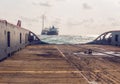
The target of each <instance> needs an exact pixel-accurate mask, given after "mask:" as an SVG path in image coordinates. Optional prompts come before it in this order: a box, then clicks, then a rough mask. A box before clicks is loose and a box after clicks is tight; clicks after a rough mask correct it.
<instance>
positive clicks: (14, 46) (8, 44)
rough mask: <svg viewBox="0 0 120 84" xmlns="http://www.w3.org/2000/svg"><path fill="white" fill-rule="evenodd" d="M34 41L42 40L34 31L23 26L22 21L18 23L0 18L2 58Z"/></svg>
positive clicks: (0, 49) (0, 55)
mask: <svg viewBox="0 0 120 84" xmlns="http://www.w3.org/2000/svg"><path fill="white" fill-rule="evenodd" d="M33 41H40V39H39V38H37V37H36V35H35V34H34V33H32V32H31V31H29V30H26V29H24V28H21V21H20V20H19V21H18V24H17V25H13V24H11V23H8V22H7V21H6V20H0V60H3V59H5V58H7V57H8V56H10V55H11V54H13V53H14V52H16V51H19V50H20V49H22V48H24V47H25V46H27V45H28V44H31V43H34V42H33Z"/></svg>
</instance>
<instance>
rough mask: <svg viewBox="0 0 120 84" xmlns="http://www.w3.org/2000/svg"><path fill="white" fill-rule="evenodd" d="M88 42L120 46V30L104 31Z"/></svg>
mask: <svg viewBox="0 0 120 84" xmlns="http://www.w3.org/2000/svg"><path fill="white" fill-rule="evenodd" d="M90 43H93V44H103V45H115V46H120V31H109V32H105V33H103V34H101V35H100V36H98V37H97V38H96V39H95V40H94V41H92V42H90Z"/></svg>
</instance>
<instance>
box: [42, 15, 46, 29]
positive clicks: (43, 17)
mask: <svg viewBox="0 0 120 84" xmlns="http://www.w3.org/2000/svg"><path fill="white" fill-rule="evenodd" d="M44 21H45V15H43V16H42V30H43V29H44Z"/></svg>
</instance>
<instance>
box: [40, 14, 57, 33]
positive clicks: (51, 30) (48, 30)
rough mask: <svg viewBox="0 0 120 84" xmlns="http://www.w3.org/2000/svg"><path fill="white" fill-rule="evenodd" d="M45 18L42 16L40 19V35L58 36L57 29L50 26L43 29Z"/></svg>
mask: <svg viewBox="0 0 120 84" xmlns="http://www.w3.org/2000/svg"><path fill="white" fill-rule="evenodd" d="M44 19H45V16H44V15H43V17H42V32H41V35H58V28H56V27H54V26H52V27H50V28H44V24H45V22H44V21H45V20H44Z"/></svg>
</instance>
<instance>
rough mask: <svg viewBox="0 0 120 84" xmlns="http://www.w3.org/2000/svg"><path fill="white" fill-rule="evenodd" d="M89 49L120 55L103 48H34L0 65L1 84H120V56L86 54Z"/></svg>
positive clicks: (51, 46) (115, 48) (61, 46)
mask: <svg viewBox="0 0 120 84" xmlns="http://www.w3.org/2000/svg"><path fill="white" fill-rule="evenodd" d="M86 48H90V49H92V50H96V52H97V51H101V52H106V51H113V52H117V53H119V52H120V49H119V48H118V47H112V46H107V47H105V46H101V45H34V46H27V47H26V48H25V49H23V50H21V51H19V52H17V53H15V54H14V55H13V56H11V57H9V58H7V59H6V60H4V61H2V62H0V84H120V67H119V65H120V57H119V56H114V55H108V54H103V55H100V54H98V55H97V54H96V55H86V54H83V52H84V51H85V50H86Z"/></svg>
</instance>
